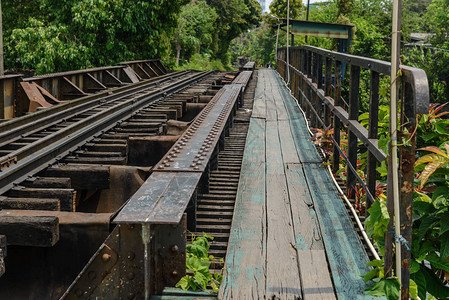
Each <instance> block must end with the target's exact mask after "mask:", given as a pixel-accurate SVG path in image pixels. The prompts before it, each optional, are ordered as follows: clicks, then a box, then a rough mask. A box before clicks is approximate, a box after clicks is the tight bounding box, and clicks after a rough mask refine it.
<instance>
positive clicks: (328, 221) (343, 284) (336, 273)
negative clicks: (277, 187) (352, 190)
mask: <svg viewBox="0 0 449 300" xmlns="http://www.w3.org/2000/svg"><path fill="white" fill-rule="evenodd" d="M303 168H304V174H305V175H306V178H307V182H308V186H309V189H310V193H311V195H312V198H313V202H314V205H315V209H316V213H317V216H318V220H319V223H320V227H321V233H322V236H323V241H324V245H325V248H326V254H327V257H328V260H329V265H330V267H331V271H332V278H333V281H334V286H335V290H336V292H337V295H338V298H339V299H377V298H374V297H371V296H368V295H365V294H364V292H363V290H364V289H365V288H366V285H365V283H364V282H363V278H362V277H360V274H365V273H367V272H369V271H370V268H369V267H367V266H366V264H367V263H368V262H369V259H368V256H367V254H366V252H365V250H364V249H363V245H362V243H361V242H360V240H359V237H358V236H357V234H356V232H355V231H354V229H353V225H352V222H351V220H350V217H349V215H348V212H347V211H346V208H345V206H344V204H343V202H342V199H341V197H340V196H339V194H338V192H337V190H336V188H335V186H334V183H333V182H332V179H331V178H330V174H329V172H328V171H327V170H326V168H324V167H321V166H319V165H317V164H304V165H303Z"/></svg>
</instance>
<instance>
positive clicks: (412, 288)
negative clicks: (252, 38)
mask: <svg viewBox="0 0 449 300" xmlns="http://www.w3.org/2000/svg"><path fill="white" fill-rule="evenodd" d="M408 292H409V296H410V298H412V299H416V298H418V285H417V284H416V282H414V281H413V280H411V279H410V285H409V289H408Z"/></svg>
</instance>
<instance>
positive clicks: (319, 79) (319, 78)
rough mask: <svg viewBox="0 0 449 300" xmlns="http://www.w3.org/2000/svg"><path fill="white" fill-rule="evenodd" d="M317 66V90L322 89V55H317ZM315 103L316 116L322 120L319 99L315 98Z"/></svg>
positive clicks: (321, 105) (321, 106)
mask: <svg viewBox="0 0 449 300" xmlns="http://www.w3.org/2000/svg"><path fill="white" fill-rule="evenodd" d="M317 65H318V70H317V74H316V75H317V83H316V84H317V88H318V89H322V88H323V56H322V55H320V54H319V55H318V57H317ZM316 102H317V108H316V111H317V113H318V116H319V118H320V119H323V103H322V101H321V98H320V97H318V96H316ZM319 124H320V123H317V127H318V126H319Z"/></svg>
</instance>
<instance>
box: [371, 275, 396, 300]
mask: <svg viewBox="0 0 449 300" xmlns="http://www.w3.org/2000/svg"><path fill="white" fill-rule="evenodd" d="M400 288H401V284H400V283H399V280H398V279H397V278H396V277H390V278H378V279H375V280H374V284H373V285H371V286H369V287H367V288H366V289H365V293H367V294H369V295H371V296H378V297H379V296H386V297H387V299H388V300H397V299H398V298H399V290H400Z"/></svg>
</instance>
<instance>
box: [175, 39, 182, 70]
mask: <svg viewBox="0 0 449 300" xmlns="http://www.w3.org/2000/svg"><path fill="white" fill-rule="evenodd" d="M180 56H181V45H180V44H178V43H176V65H177V66H179V57H180Z"/></svg>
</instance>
